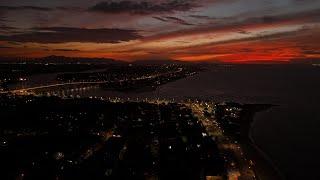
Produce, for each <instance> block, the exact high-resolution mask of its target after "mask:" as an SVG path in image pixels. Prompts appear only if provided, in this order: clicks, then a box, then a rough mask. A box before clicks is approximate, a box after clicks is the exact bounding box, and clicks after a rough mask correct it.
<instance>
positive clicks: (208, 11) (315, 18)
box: [0, 0, 320, 63]
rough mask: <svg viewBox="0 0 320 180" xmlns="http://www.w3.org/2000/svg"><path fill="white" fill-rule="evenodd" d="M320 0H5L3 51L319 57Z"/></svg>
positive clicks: (0, 8)
mask: <svg viewBox="0 0 320 180" xmlns="http://www.w3.org/2000/svg"><path fill="white" fill-rule="evenodd" d="M319 42H320V1H319V0H141V1H140V0H105V1H101V0H68V1H67V0H50V1H49V0H48V1H45V0H23V1H22V0H1V1H0V56H2V57H7V56H9V57H21V56H23V57H42V56H48V55H63V56H72V57H106V58H114V59H120V60H127V61H132V60H142V59H143V60H158V59H176V60H185V61H223V62H235V63H238V62H248V61H289V60H294V59H301V60H306V59H317V58H320V45H319Z"/></svg>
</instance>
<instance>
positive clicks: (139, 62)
mask: <svg viewBox="0 0 320 180" xmlns="http://www.w3.org/2000/svg"><path fill="white" fill-rule="evenodd" d="M132 64H137V65H160V64H190V62H185V61H179V60H171V59H165V60H163V59H150V60H137V61H134V62H132Z"/></svg>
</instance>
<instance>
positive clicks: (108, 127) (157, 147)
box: [0, 95, 226, 180]
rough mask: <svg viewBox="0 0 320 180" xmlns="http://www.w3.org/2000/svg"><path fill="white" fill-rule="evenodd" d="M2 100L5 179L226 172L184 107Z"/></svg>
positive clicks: (222, 175) (24, 98)
mask: <svg viewBox="0 0 320 180" xmlns="http://www.w3.org/2000/svg"><path fill="white" fill-rule="evenodd" d="M0 98H1V100H0V117H1V121H0V123H1V125H0V127H1V129H0V130H1V131H0V141H1V142H0V143H1V146H0V151H1V153H0V154H1V156H2V157H1V159H2V160H1V166H2V172H3V173H1V178H0V179H30V180H37V179H39V180H40V179H41V180H43V179H106V178H107V179H157V178H161V179H173V178H174V177H179V179H203V178H206V177H216V178H218V179H223V178H225V177H226V169H225V163H224V160H223V158H222V157H221V156H220V154H219V150H218V148H217V144H216V142H215V141H214V140H213V139H212V138H210V137H208V136H204V134H205V129H204V128H203V127H202V125H201V123H200V122H199V121H198V120H197V118H196V117H194V116H193V114H192V111H191V109H189V108H187V107H186V106H184V105H181V104H176V103H168V104H164V103H162V104H156V103H146V102H110V101H105V100H101V99H89V98H88V99H60V98H57V97H34V96H14V95H1V97H0Z"/></svg>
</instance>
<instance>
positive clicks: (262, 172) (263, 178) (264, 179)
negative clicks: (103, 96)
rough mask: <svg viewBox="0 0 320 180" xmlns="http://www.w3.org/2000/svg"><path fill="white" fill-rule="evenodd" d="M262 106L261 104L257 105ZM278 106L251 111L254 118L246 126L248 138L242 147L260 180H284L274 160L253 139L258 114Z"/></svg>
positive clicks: (244, 140)
mask: <svg viewBox="0 0 320 180" xmlns="http://www.w3.org/2000/svg"><path fill="white" fill-rule="evenodd" d="M255 105H257V106H259V105H260V106H261V104H255ZM274 106H277V105H271V104H270V105H269V107H267V108H263V109H259V110H257V109H255V110H251V113H252V116H251V117H250V119H248V122H247V123H248V124H247V125H246V126H247V127H246V129H247V134H246V136H247V137H246V138H245V139H243V142H242V143H241V146H242V148H243V150H244V151H245V153H246V155H247V157H248V158H249V159H252V160H253V161H254V169H255V172H256V174H257V176H258V178H257V179H259V180H284V179H285V176H284V174H283V173H282V172H281V171H280V170H279V168H278V167H277V166H276V165H275V164H274V162H273V161H272V159H271V158H270V157H269V156H268V155H267V154H266V153H265V152H264V151H263V150H262V149H261V148H260V147H259V146H258V145H257V144H256V142H255V140H254V139H253V137H252V134H251V132H252V124H253V122H254V121H255V120H256V119H255V117H256V113H260V112H263V111H266V110H269V109H271V108H273V107H274Z"/></svg>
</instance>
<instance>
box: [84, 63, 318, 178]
mask: <svg viewBox="0 0 320 180" xmlns="http://www.w3.org/2000/svg"><path fill="white" fill-rule="evenodd" d="M87 95H97V96H118V97H130V98H137V97H138V98H145V97H155V96H158V97H160V98H175V99H184V98H187V97H193V98H194V97H198V98H204V99H205V98H213V99H214V100H217V101H236V102H242V103H270V104H277V105H279V106H278V107H275V108H273V109H270V110H269V111H266V112H262V113H259V114H258V115H257V117H256V118H255V121H254V123H253V128H252V132H251V135H252V137H253V139H254V140H255V142H256V144H257V145H258V146H259V147H260V148H261V149H262V150H263V151H264V152H265V153H266V154H267V155H268V156H269V157H270V159H272V161H273V162H274V164H275V165H276V166H277V167H278V168H279V169H280V171H281V172H282V173H283V174H284V176H285V177H286V178H287V179H320V173H319V172H318V170H320V155H319V154H320V140H319V138H320V105H319V103H320V68H319V67H315V66H311V65H236V66H232V67H224V68H216V67H212V68H209V71H206V72H202V73H200V74H199V75H196V76H193V77H188V78H186V79H182V80H178V81H175V82H172V83H168V84H166V85H163V86H161V87H160V88H159V89H158V90H156V91H153V92H134V93H119V92H110V91H108V92H106V91H102V90H93V91H91V92H88V94H87Z"/></svg>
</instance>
